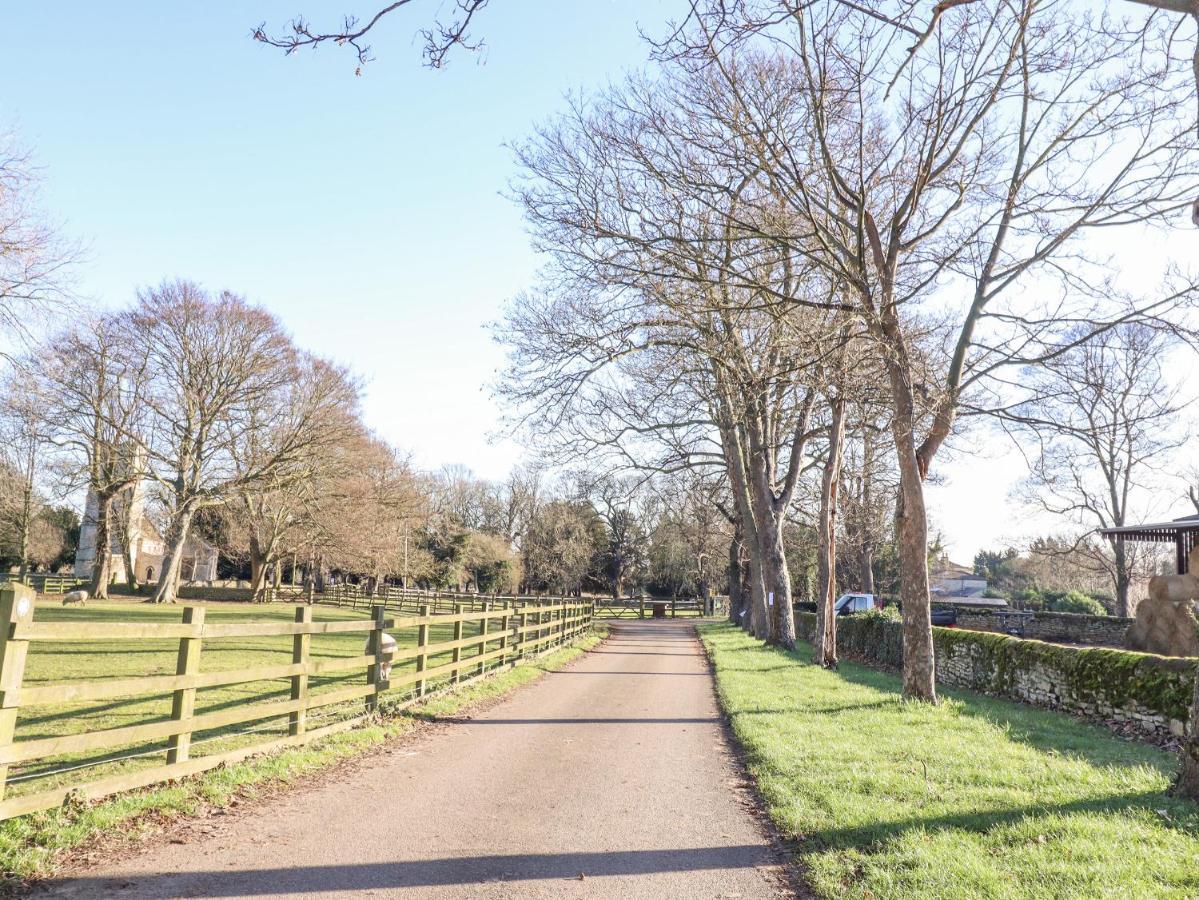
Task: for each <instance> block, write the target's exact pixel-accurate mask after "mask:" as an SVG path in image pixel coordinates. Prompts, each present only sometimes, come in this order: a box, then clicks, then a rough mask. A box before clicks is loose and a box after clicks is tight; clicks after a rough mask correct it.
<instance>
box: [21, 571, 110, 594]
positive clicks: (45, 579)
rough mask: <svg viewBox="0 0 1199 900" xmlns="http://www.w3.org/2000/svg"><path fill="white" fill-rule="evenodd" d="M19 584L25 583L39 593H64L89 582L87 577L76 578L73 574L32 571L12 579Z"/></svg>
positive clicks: (84, 585)
mask: <svg viewBox="0 0 1199 900" xmlns="http://www.w3.org/2000/svg"><path fill="white" fill-rule="evenodd" d="M12 580H13V581H16V582H18V583H20V584H27V585H29V587H31V588H33V589H34V590H35V591H37V592H38V593H39V594H65V593H67V591H73V590H75V589H77V588H83V587H87V586H88V585H89V584H90V583H91V582H90V579H87V578H76V577H75V576H74V575H43V574H40V573H37V574H34V573H32V572H30V573H26V574H25V576H24V577H23V578H16V577H14V578H13V579H12Z"/></svg>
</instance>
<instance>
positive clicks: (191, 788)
mask: <svg viewBox="0 0 1199 900" xmlns="http://www.w3.org/2000/svg"><path fill="white" fill-rule="evenodd" d="M607 630H608V629H607V626H606V625H603V624H599V623H597V624H596V625H595V626H594V628H593V631H592V633H591V634H589V635H587V636H585V637H584V638H582V639H580V640H579V641H576V642H575V643H574V644H573V645H571V646H568V647H563V648H562V649H560V650H556V651H554V652H552V653H549V654H546V655H545V656H542V657H538V658H534V659H530V660H527V661H525V662H522V663H520V664H518V665H517V666H515V667H514V668H509V669H505V670H503V671H501V672H499V673H497V674H494V675H488V676H487V677H485V678H481V679H478V680H474V681H470V682H467V683H465V684H463V685H462V686H461V687H459V688H457V689H452V690H446V691H444V692H441V693H438V694H435V695H434V696H432V697H429V698H428V699H426V700H423V701H421V702H420V703H418V704H414V705H411V706H407V707H406V708H404V709H396V703H395V701H393V702H392V703H391V704H387V703H386V702H385V703H384V705H383V712H382V715H381V716H380V717H379V719H378V720H377V721H375V722H373V723H371V724H369V725H364V726H363V727H360V728H355V729H353V730H351V731H346V732H343V733H341V734H335V735H331V736H329V737H327V738H324V739H323V740H320V741H317V742H314V743H313V744H309V745H306V746H303V747H296V748H292V749H288V750H284V751H281V752H278V753H273V754H266V755H262V756H256V757H253V758H251V759H248V760H246V761H245V762H242V763H238V764H236V765H231V766H224V767H220V768H217V769H213V770H211V771H209V772H205V773H203V774H200V775H197V776H194V777H192V778H187V779H183V780H181V781H178V782H173V783H169V784H165V785H159V786H156V787H152V788H148V789H146V790H142V791H134V792H129V793H125V794H120V795H117V796H114V797H110V798H107V799H105V800H102V801H99V802H97V803H95V804H92V805H89V806H84V807H82V808H78V809H56V810H49V811H46V812H42V813H35V814H32V815H28V816H22V817H20V818H17V819H11V820H9V821H7V822H3V823H0V889H3V890H4V891H5V893H11V892H12V891H13V890H14V889H16V888H18V887H20V886H21V885H23V884H25V883H27V882H28V881H30V880H36V879H40V878H44V877H46V876H48V875H50V874H51V873H52V872H53V871H54V869H55V867H56V866H57V865H58V864H59V863H60V861H61V860H62V858H63V856H64V855H65V854H66V853H68V852H70V851H72V850H75V849H76V848H79V847H80V846H81V845H83V844H85V843H87V842H89V841H92V840H95V839H98V838H102V837H104V836H105V835H106V834H111V833H115V832H117V831H119V832H121V833H122V834H125V835H128V836H130V837H132V838H135V839H136V838H138V837H141V836H145V835H148V834H150V833H153V832H154V831H156V830H158V829H159V828H160V827H161V826H162V824H163V823H164V821H170V820H172V819H176V818H178V817H180V816H187V815H191V814H193V813H195V812H197V811H198V810H200V809H203V808H206V807H208V808H211V807H218V808H219V807H225V806H229V805H231V804H232V803H233V802H235V801H236V802H239V803H240V802H244V801H246V800H253V798H254V797H255V795H256V794H259V793H261V792H264V791H267V790H272V789H277V788H279V787H281V786H284V785H287V784H291V783H295V782H297V781H299V780H300V779H302V778H303V777H304V776H306V775H310V774H312V773H314V772H317V771H319V770H321V769H323V768H325V767H327V766H330V765H332V764H334V763H336V762H338V761H340V760H344V759H348V758H351V757H354V756H356V755H359V754H361V753H364V752H366V751H368V750H370V749H371V748H373V747H376V746H378V745H379V744H381V743H383V742H384V741H386V740H388V739H389V738H392V737H396V736H398V735H401V734H404V733H406V732H409V731H411V730H412V729H413V728H415V727H416V726H417V725H418V724H419V723H420V722H421V721H423V720H430V719H437V718H439V717H442V716H449V715H453V714H456V713H459V712H461V711H462V710H464V709H467V708H469V707H472V706H474V705H476V704H479V703H484V702H487V701H489V700H494V699H496V698H499V697H501V696H503V695H504V694H507V693H508V692H510V691H512V690H515V689H516V688H518V687H520V686H522V685H525V684H528V683H530V682H532V681H535V680H537V679H538V678H540V677H541V676H542V675H544V674H545V673H546V672H550V671H553V670H555V669H559V668H561V667H562V666H564V665H566V664H567V663H569V662H570V661H572V660H574V659H576V658H577V657H579V656H581V655H582V654H583V653H584V652H586V651H587V650H589V649H591V648H592V647H594V646H595V645H596V644H597V643H599V642H600V641H601V640H603V638H604V637H605V636H606V635H607ZM389 707H390V709H389Z"/></svg>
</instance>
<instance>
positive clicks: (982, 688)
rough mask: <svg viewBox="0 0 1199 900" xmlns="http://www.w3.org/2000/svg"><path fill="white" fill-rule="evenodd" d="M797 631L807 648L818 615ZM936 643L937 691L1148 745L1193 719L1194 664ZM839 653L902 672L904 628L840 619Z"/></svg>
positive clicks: (982, 643)
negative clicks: (1043, 712) (942, 687)
mask: <svg viewBox="0 0 1199 900" xmlns="http://www.w3.org/2000/svg"><path fill="white" fill-rule="evenodd" d="M1082 618H1087V617H1082ZM796 630H797V631H798V632H799V634H800V636H801V637H803V638H804V639H805V640H809V641H810V640H811V639H812V638H813V636H814V635H815V631H816V616H815V615H814V614H812V613H799V614H797V615H796ZM933 643H934V646H935V648H936V666H937V681H938V682H940V683H941V684H946V685H950V686H952V687H962V688H969V689H970V690H975V691H979V692H981V693H985V694H992V695H994V696H1000V697H1007V698H1009V699H1012V700H1019V701H1022V702H1024V703H1028V704H1031V705H1033V706H1040V707H1043V708H1045V709H1052V710H1056V711H1058V712H1065V713H1070V714H1072V715H1076V716H1082V717H1085V718H1091V719H1102V720H1104V721H1107V722H1110V723H1112V724H1115V725H1117V726H1120V727H1122V728H1124V729H1126V730H1129V731H1132V732H1135V733H1138V734H1140V735H1142V736H1144V737H1149V738H1153V739H1161V738H1164V737H1167V736H1170V735H1174V736H1178V735H1180V734H1182V733H1183V731H1184V730H1185V727H1186V721H1187V718H1188V716H1189V714H1190V705H1191V696H1192V691H1193V690H1194V680H1195V671H1196V662H1197V661H1196V660H1194V659H1179V658H1173V657H1164V656H1152V655H1150V654H1146V653H1132V652H1130V651H1125V650H1111V649H1103V648H1090V647H1059V646H1055V645H1053V644H1047V643H1044V642H1042V641H1036V640H1022V639H1020V638H1013V637H1009V636H1007V635H1002V634H987V633H983V632H977V631H968V630H965V629H962V628H934V629H933ZM837 650H838V652H839V653H841V654H842V655H844V656H845V657H847V658H850V659H856V660H859V661H861V662H865V663H867V664H878V665H882V666H885V667H887V668H892V669H897V668H900V667H901V666H902V665H903V628H902V626H901V625H900V623H899V622H896V621H893V620H890V619H888V618H886V617H884V616H881V615H871V614H867V615H864V616H852V617H847V618H841V619H838V620H837Z"/></svg>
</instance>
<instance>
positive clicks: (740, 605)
mask: <svg viewBox="0 0 1199 900" xmlns="http://www.w3.org/2000/svg"><path fill="white" fill-rule="evenodd" d="M741 553H742V548H741V524H740V523H737V524H735V525H734V526H733V539H732V540H731V541H729V621H730V622H732V623H733V624H734V625H740V624H741V614H742V613H743V612H744V611H745V599H744V595H743V594H742V593H741V583H742V580H743V578H742V575H741Z"/></svg>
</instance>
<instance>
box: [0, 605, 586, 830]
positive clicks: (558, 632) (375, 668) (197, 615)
mask: <svg viewBox="0 0 1199 900" xmlns="http://www.w3.org/2000/svg"><path fill="white" fill-rule="evenodd" d="M395 602H396V603H398V602H399V601H395ZM312 611H313V609H312V607H311V606H307V605H305V606H299V607H296V610H295V621H294V622H280V621H277V620H276V621H257V622H256V621H250V622H207V621H205V607H203V606H184V607H183V610H182V617H181V621H179V622H178V623H171V622H153V623H151V622H89V621H70V622H36V621H34V591H33V590H32V589H31V588H29V587H28V586H25V585H20V584H13V583H6V584H3V585H0V820H3V819H8V818H11V817H13V816H18V815H23V814H25V813H30V812H34V811H37V810H41V809H49V808H51V807H55V806H58V805H60V804H62V803H63V801H64V800H66V799H67V798H68V797H71V796H77V797H80V798H82V799H93V798H96V797H102V796H104V795H106V794H111V793H115V792H117V791H122V790H127V789H130V788H135V787H142V786H145V785H149V784H154V783H156V782H161V781H166V780H169V779H173V778H178V777H181V776H183V775H188V774H192V773H195V772H201V771H204V770H206V769H210V768H213V767H215V766H218V765H221V764H224V763H231V762H235V761H238V760H241V759H244V758H246V757H248V756H250V755H253V754H256V753H262V752H265V751H268V750H274V749H278V748H281V747H286V746H291V745H295V744H300V743H306V742H308V741H311V740H315V739H316V738H319V737H323V736H325V735H328V734H331V733H334V732H336V731H341V730H345V729H347V728H349V727H352V726H353V725H354V724H356V723H358V722H360V721H361V720H362V718H363V717H364V716H366V715H369V714H370V713H371V712H373V711H374V710H376V709H377V708H378V706H379V704H380V701H381V700H382V699H383V698H384V697H385V695H387V694H388V692H392V693H393V696H395V698H396V700H397V701H398V702H409V701H411V700H413V699H416V698H419V697H421V696H423V695H425V694H426V693H427V691H428V690H429V689H430V687H431V686H432V685H433V684H434V682H438V683H444V684H446V685H452V684H457V683H459V682H461V681H463V680H464V679H467V678H476V677H479V676H482V675H484V674H485V673H486V672H487V671H489V670H491V671H494V670H495V669H497V668H499V667H501V666H507V665H511V664H513V663H515V662H516V661H517V660H519V659H522V658H525V657H527V656H530V655H535V654H539V653H542V652H545V651H547V650H550V649H553V648H554V647H557V646H559V645H561V644H564V643H567V642H569V641H571V640H573V639H574V638H576V637H578V636H579V635H581V634H582V633H583V632H584V631H586V630H587V629H588V628H590V625H591V621H592V617H593V614H594V609H593V606H592V604H591V602H590V601H554V602H548V603H542V604H535V603H531V602H525V603H514V602H510V601H498V602H493V601H491V600H481V601H480V602H479V605H478V608H472V609H468V608H467V607H466V604H464V603H462V602H458V603H457V604H456V608H452V609H451V610H450V611H449V612H446V613H437V612H434V611H433V608H432V604H431V603H422V604H419V606H418V608H417V609H416V610H415V611H414V613H415V614H413V615H395V616H390V617H389V615H388V609H387V606H386V605H385V602H378V603H375V604H374V605H373V606H372V608H371V617H370V618H357V619H346V620H334V621H319V622H317V621H313V618H312ZM440 626H450V627H451V628H452V632H451V633H452V635H453V637H452V638H451V639H449V640H442V641H434V640H432V639H431V636H432V630H433V628H434V627H436V628H437V630H438V632H439V633H441V632H443V631H444V630H448V629H442V628H441V627H440ZM405 630H409V631H411V632H415V636H416V640H415V643H414V644H413V645H412V646H397V647H396V649H395V650H394V651H392V652H385V651H384V649H383V648H384V647H385V646H386V643H387V640H386V639H387V635H388V634H389V633H392V632H394V633H396V634H399V633H400V632H402V631H405ZM468 631H476V633H474V634H469V633H467V632H468ZM354 633H359V634H361V635H362V637H363V638H364V652H363V653H362V655H353V656H346V657H342V658H327V659H314V658H313V657H312V638H313V637H314V636H319V635H346V634H351V635H352V634H354ZM272 636H277V637H281V638H285V637H288V636H290V637H291V638H292V642H291V648H290V649H291V662H290V663H280V664H278V665H267V666H261V665H259V666H253V667H248V668H241V669H235V670H223V671H211V672H206V671H204V670H203V666H202V662H203V659H204V648H205V642H206V641H208V640H212V639H222V638H260V637H272ZM164 638H167V639H173V640H177V641H178V657H177V663H176V668H175V674H174V675H158V674H152V673H149V672H147V673H146V675H144V676H139V677H132V678H103V679H97V680H93V681H86V680H84V681H72V682H64V683H51V684H29V685H26V684H24V683H23V682H24V673H25V666H26V660H27V657H28V655H29V653H30V650H31V648H36V647H37V645H38V644H43V643H46V642H55V643H58V642H72V641H104V640H125V641H129V640H132V641H142V640H147V641H153V640H157V641H159V642H161V640H162V639H164ZM280 649H281V651H283V652H286V647H285V646H284V645H281V647H280ZM464 650H470V651H472V652H470V653H469V654H468V653H464V652H463V651H464ZM34 652H36V649H35V650H34ZM49 652H53V650H50V651H49ZM99 652H104V651H99ZM114 652H116V651H114ZM442 656H445V657H446V659H447V661H445V662H440V661H438V662H437V663H436V664H433V661H434V660H439V658H440V657H442ZM285 658H286V657H285ZM410 660H411V661H414V665H412V666H411V668H408V667H406V666H405V665H404V664H405V663H407V662H408V661H410ZM80 668H81V670H82V671H86V663H84V662H82V661H81V662H80ZM354 672H359V673H362V675H363V676H364V683H359V684H347V683H345V681H344V678H345V677H346V676H347V675H349V676H352V674H353V673H354ZM330 675H337V676H339V677H340V678H341V680H340V681H337V682H336V683H335V684H334V685H333V686H331V687H330V686H326V688H325V689H323V690H319V691H315V692H313V691H311V690H310V688H311V686H312V685H311V680H310V679H312V678H313V677H321V676H330ZM272 680H285V681H286V682H287V683H288V685H289V688H290V690H289V692H288V694H287V699H285V700H265V701H263V700H258V699H253V698H252V699H250V700H243V701H239V702H236V703H233V704H225V705H222V706H220V707H219V708H216V709H213V710H205V711H201V712H197V711H196V696H197V691H198V690H203V689H205V688H213V687H221V686H229V685H244V684H249V683H251V682H266V681H272ZM168 693H169V694H170V697H171V711H170V717H169V718H167V719H162V720H159V721H152V722H146V723H141V724H134V725H122V726H120V727H116V728H102V729H95V730H88V731H83V732H81V733H78V734H69V735H57V736H51V737H40V736H39V737H34V738H29V739H16V737H15V735H16V728H17V722H18V715H19V714H20V713H21V711H22V710H25V709H28V708H30V707H34V706H43V705H53V704H62V703H68V702H76V701H97V700H110V699H113V698H119V697H145V696H147V695H149V696H153V695H156V694H159V695H161V694H168ZM351 701H359V704H360V705H359V706H358V708H357V711H356V712H355V711H353V710H352V709H351V710H349V711H347V713H346V715H345V716H344V717H342V718H341V719H339V720H338V721H336V722H334V723H333V724H330V725H325V726H323V727H318V728H312V727H310V725H311V723H310V721H309V720H310V716H309V713H310V712H311V711H312V710H314V709H323V708H327V707H336V706H337V705H339V704H342V705H344V704H347V703H349V702H351ZM283 718H286V723H287V724H286V737H280V738H274V739H265V740H262V739H258V740H256V742H254V743H251V744H249V745H247V746H242V747H238V748H236V749H233V750H227V751H223V752H215V753H210V754H206V755H202V756H193V754H192V745H193V737H194V736H195V735H197V734H199V733H201V732H210V731H213V730H222V729H224V730H228V729H230V728H231V727H232V726H238V725H248V724H249V723H261V722H264V721H269V720H279V719H283ZM250 733H251V730H247V731H245V732H240V733H238V734H239V735H240V736H246V735H248V734H250ZM148 744H149V745H154V746H152V747H151V749H150V750H149V751H147V752H144V753H143V752H138V753H131V754H129V757H127V758H131V757H134V756H136V757H139V758H141V759H142V760H143V761H144V760H145V758H146V757H147V756H150V757H153V756H160V758H161V761H160V762H156V763H154V764H152V765H149V766H148V767H143V768H140V769H137V770H136V771H132V772H124V773H120V774H116V775H112V776H109V777H105V778H99V779H95V780H91V781H87V780H83V778H82V776H80V779H79V780H78V781H75V780H72V781H70V782H69V783H66V784H62V785H59V786H56V787H55V788H53V789H51V790H42V791H38V792H35V793H25V794H18V795H16V796H6V793H7V790H8V787H9V784H10V783H11V779H10V775H9V769H10V767H12V766H18V765H22V764H24V765H27V766H28V765H34V764H36V765H38V766H42V767H45V772H44V774H46V775H56V776H57V775H60V774H63V773H66V772H69V771H72V770H75V769H85V768H88V767H91V766H94V765H107V764H109V763H111V762H112V761H113V758H112V757H113V754H117V753H122V752H124V750H122V748H126V749H128V748H134V747H138V746H145V745H148ZM155 747H157V749H155ZM79 753H101V754H102V755H101V757H100V758H99V760H98V761H95V762H93V761H88V762H85V763H84V764H83V765H76V763H77V762H78V761H77V760H71V761H70V763H71V764H70V765H66V766H64V767H63V768H58V769H55V768H53V765H54V760H55V759H56V758H58V757H62V756H65V755H69V754H79ZM103 754H108V755H107V757H105V756H104V755H103ZM36 777H42V776H41V775H37V776H36Z"/></svg>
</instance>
